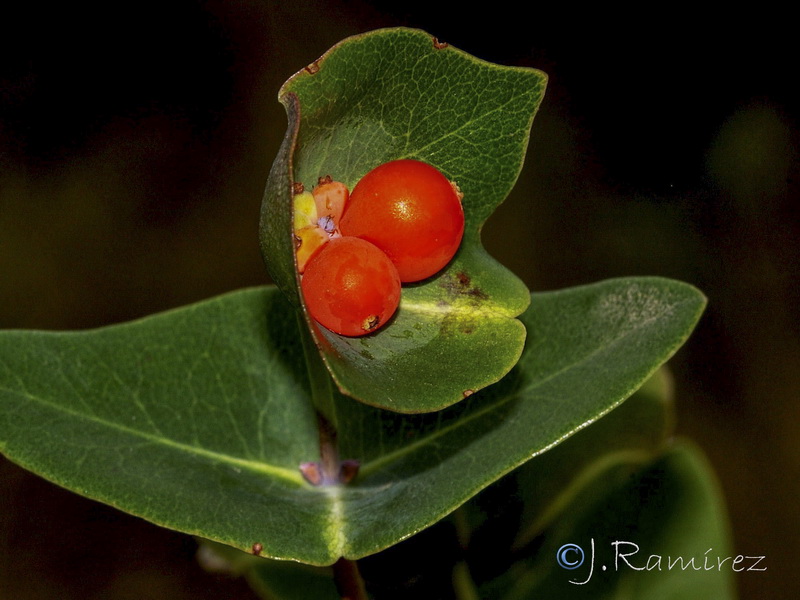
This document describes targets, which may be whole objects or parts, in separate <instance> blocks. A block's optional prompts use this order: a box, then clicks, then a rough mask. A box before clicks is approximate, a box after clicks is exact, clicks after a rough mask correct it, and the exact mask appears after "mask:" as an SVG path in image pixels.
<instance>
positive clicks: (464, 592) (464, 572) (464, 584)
mask: <svg viewBox="0 0 800 600" xmlns="http://www.w3.org/2000/svg"><path fill="white" fill-rule="evenodd" d="M453 591H454V592H455V594H456V598H458V600H480V596H479V595H478V589H477V588H476V587H475V582H474V581H472V574H471V573H470V572H469V566H468V565H467V563H466V561H463V560H462V561H460V562H458V563H456V566H455V567H453Z"/></svg>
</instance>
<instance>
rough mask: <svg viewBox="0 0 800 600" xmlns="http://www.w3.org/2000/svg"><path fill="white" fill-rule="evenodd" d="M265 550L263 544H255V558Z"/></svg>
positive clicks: (253, 550)
mask: <svg viewBox="0 0 800 600" xmlns="http://www.w3.org/2000/svg"><path fill="white" fill-rule="evenodd" d="M263 549H264V546H263V545H262V544H260V543H259V542H256V543H255V544H253V548H252V552H253V556H258V555H260V554H261V551H262V550H263Z"/></svg>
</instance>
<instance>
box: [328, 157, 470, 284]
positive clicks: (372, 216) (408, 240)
mask: <svg viewBox="0 0 800 600" xmlns="http://www.w3.org/2000/svg"><path fill="white" fill-rule="evenodd" d="M339 230H340V231H341V232H342V235H345V236H355V237H358V238H361V239H364V240H367V241H369V242H372V243H373V244H375V245H376V246H377V247H378V248H380V249H381V250H383V251H384V252H385V253H386V254H387V255H388V256H389V258H390V259H391V261H392V262H393V263H394V265H395V266H396V267H397V272H398V273H399V274H400V280H401V281H403V282H411V281H419V280H420V279H425V278H427V277H430V276H431V275H434V274H436V273H438V272H439V271H440V270H441V269H442V268H444V266H445V265H446V264H447V263H448V262H450V259H452V258H453V255H454V254H455V253H456V251H457V250H458V247H459V245H460V244H461V237H462V235H463V234H464V211H463V209H462V208H461V200H460V198H459V194H458V193H457V191H456V188H455V186H454V185H453V184H452V183H450V181H448V180H447V178H446V177H445V176H444V175H443V174H442V173H441V171H439V170H438V169H437V168H435V167H432V166H431V165H428V164H426V163H423V162H420V161H418V160H409V159H403V160H393V161H391V162H388V163H384V164H383V165H381V166H379V167H376V168H375V169H373V170H372V171H370V172H369V173H367V174H366V175H365V176H364V177H363V178H362V179H361V181H359V182H358V183H357V184H356V187H355V188H353V191H352V193H351V194H350V198H349V200H348V202H347V204H346V205H345V207H344V214H343V215H342V219H341V222H340V223H339Z"/></svg>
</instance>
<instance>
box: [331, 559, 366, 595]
mask: <svg viewBox="0 0 800 600" xmlns="http://www.w3.org/2000/svg"><path fill="white" fill-rule="evenodd" d="M333 579H334V581H335V582H336V589H337V590H338V591H339V595H340V596H341V597H342V600H369V597H368V596H367V589H366V587H365V586H364V579H363V578H362V577H361V573H360V572H359V570H358V563H356V561H354V560H348V559H346V558H340V559H339V560H338V561H336V563H335V564H334V565H333Z"/></svg>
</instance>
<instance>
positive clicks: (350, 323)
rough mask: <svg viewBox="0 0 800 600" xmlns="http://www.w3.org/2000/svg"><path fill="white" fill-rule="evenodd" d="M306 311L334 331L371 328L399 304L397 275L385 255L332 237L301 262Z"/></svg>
mask: <svg viewBox="0 0 800 600" xmlns="http://www.w3.org/2000/svg"><path fill="white" fill-rule="evenodd" d="M301 287H302V290H303V298H304V300H305V304H306V308H307V309H308V312H309V314H310V315H311V316H312V317H313V318H314V319H315V320H316V321H318V322H319V323H320V324H321V325H323V326H324V327H327V328H328V329H330V330H331V331H333V332H334V333H338V334H340V335H346V336H361V335H366V334H368V333H372V332H373V331H376V330H377V329H379V328H380V327H382V326H383V325H384V324H386V322H387V321H388V320H389V319H390V318H391V317H392V315H393V314H394V312H395V311H396V310H397V306H398V305H399V304H400V277H399V276H398V274H397V269H396V268H395V267H394V265H393V264H392V262H391V261H390V260H389V259H388V257H387V256H386V254H384V253H383V252H382V251H381V250H379V249H378V248H376V247H375V246H374V245H373V244H370V243H369V242H367V241H364V240H362V239H359V238H354V237H340V238H333V239H331V240H330V241H329V242H328V243H327V244H325V245H324V246H322V247H321V248H320V249H319V250H318V251H317V252H315V253H314V255H313V256H312V257H311V258H310V260H309V261H308V263H307V264H306V268H305V272H304V274H303V279H302V282H301Z"/></svg>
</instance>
